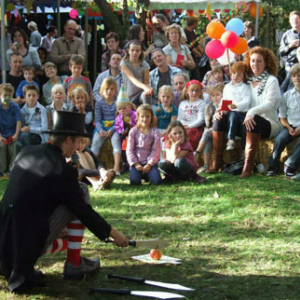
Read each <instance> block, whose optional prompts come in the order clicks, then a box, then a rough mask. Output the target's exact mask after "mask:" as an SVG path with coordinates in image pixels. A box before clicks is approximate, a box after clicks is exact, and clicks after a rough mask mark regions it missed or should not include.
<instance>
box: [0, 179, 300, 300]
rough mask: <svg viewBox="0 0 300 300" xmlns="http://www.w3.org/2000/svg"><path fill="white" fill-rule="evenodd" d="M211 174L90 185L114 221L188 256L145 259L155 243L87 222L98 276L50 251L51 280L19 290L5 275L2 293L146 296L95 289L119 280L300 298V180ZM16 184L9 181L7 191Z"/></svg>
mask: <svg viewBox="0 0 300 300" xmlns="http://www.w3.org/2000/svg"><path fill="white" fill-rule="evenodd" d="M206 177H207V178H208V183H207V184H205V185H196V184H193V183H191V182H185V183H181V184H178V185H168V186H159V187H154V186H149V185H148V184H145V185H143V186H140V187H131V186H129V181H128V176H122V177H120V178H118V179H116V180H115V182H114V184H113V186H112V188H111V189H110V190H107V191H100V192H97V193H94V192H93V191H92V190H90V191H91V196H92V203H93V206H94V207H95V209H96V210H97V211H98V212H100V213H101V215H102V216H103V217H105V218H106V219H107V220H108V221H109V222H110V223H111V224H112V225H113V226H114V227H116V228H117V229H119V230H120V231H121V232H123V233H124V234H125V235H126V236H127V237H128V238H130V239H149V238H156V237H160V238H162V239H165V240H168V241H169V242H170V246H169V247H168V248H167V249H165V250H164V254H165V255H169V256H173V257H177V258H181V259H182V265H180V266H175V265H160V266H158V265H148V264H143V263H141V262H138V261H135V260H132V259H131V256H133V255H138V254H146V253H148V252H149V251H150V249H149V250H148V249H136V248H132V247H130V248H125V249H121V248H116V247H114V246H113V245H111V244H104V243H103V242H101V241H99V240H97V239H96V238H95V237H94V236H93V235H92V234H91V233H90V232H88V231H87V232H86V234H85V239H84V244H83V251H82V254H83V255H85V256H87V257H98V258H100V259H101V264H102V269H101V271H100V272H99V273H98V274H97V275H95V276H93V277H90V278H87V279H86V280H84V281H76V282H74V281H73V282H66V281H64V280H63V279H62V275H61V273H62V269H63V263H64V258H65V253H59V254H55V255H47V256H44V257H42V258H41V259H40V260H39V261H38V265H37V267H38V268H40V269H42V270H43V272H44V273H45V274H46V276H47V286H46V287H44V288H39V289H35V290H34V293H33V294H31V295H23V296H16V295H11V294H10V293H8V290H7V288H6V282H5V281H4V280H3V277H1V278H0V299H1V300H6V299H30V300H37V299H39V300H46V299H47V300H49V299H51V300H52V299H64V300H67V299H88V300H92V299H102V300H106V299H110V300H112V299H120V300H121V299H138V297H133V296H116V295H112V294H101V295H100V294H98V295H95V294H93V295H90V294H89V293H88V291H89V288H90V287H111V288H129V289H133V290H152V291H154V290H157V291H169V292H175V293H176V292H178V293H180V294H183V295H185V296H186V297H187V298H188V299H196V300H200V299H205V300H248V299H258V300H277V299H278V300H283V299H289V300H296V299H297V300H299V299H300V278H299V270H300V258H299V253H300V249H299V245H300V236H299V232H300V218H299V212H300V199H299V191H300V185H299V183H298V182H291V181H290V180H287V179H285V178H284V176H278V177H276V178H268V177H266V176H261V175H255V176H252V177H251V178H249V179H247V180H242V179H240V178H239V177H232V176H229V175H227V176H226V175H219V174H218V175H207V176H206ZM6 183H7V180H6V179H2V180H1V181H0V190H1V194H3V192H4V189H5V186H6ZM107 273H116V274H121V275H129V276H140V277H145V278H147V279H149V280H158V281H165V282H173V283H180V284H182V285H185V286H188V287H193V288H195V289H196V291H195V292H180V291H173V290H165V289H160V288H158V287H157V288H155V287H152V286H144V285H138V284H134V283H130V282H125V281H120V280H116V279H107V278H106V274H107ZM141 299H142V298H141ZM149 299H150V298H149Z"/></svg>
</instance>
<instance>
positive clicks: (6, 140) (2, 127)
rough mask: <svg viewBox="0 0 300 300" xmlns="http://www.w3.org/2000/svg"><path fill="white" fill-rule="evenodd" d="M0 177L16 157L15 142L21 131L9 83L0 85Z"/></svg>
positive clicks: (17, 106) (17, 110)
mask: <svg viewBox="0 0 300 300" xmlns="http://www.w3.org/2000/svg"><path fill="white" fill-rule="evenodd" d="M0 94H1V103H0V176H3V174H4V173H6V174H9V173H10V171H11V169H12V166H13V163H14V160H15V158H16V155H17V147H16V145H17V143H16V142H17V140H18V137H19V135H20V131H21V114H20V108H19V105H17V104H16V103H14V102H12V97H13V94H14V88H13V86H12V85H11V84H10V83H3V84H1V85H0Z"/></svg>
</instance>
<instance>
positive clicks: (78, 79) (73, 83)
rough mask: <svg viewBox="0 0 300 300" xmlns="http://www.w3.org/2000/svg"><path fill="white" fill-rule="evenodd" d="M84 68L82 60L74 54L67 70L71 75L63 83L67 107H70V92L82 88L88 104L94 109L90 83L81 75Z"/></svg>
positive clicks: (81, 57)
mask: <svg viewBox="0 0 300 300" xmlns="http://www.w3.org/2000/svg"><path fill="white" fill-rule="evenodd" d="M83 67H84V58H83V56H81V55H78V54H74V55H72V56H71V58H70V62H69V69H70V70H71V73H72V75H71V76H70V77H68V78H67V79H66V80H65V81H64V83H63V86H64V89H65V93H66V95H67V104H68V107H69V108H71V107H72V100H71V97H70V95H71V93H72V90H73V89H75V88H77V87H82V88H83V89H84V90H85V91H86V92H87V93H88V95H89V103H90V105H91V106H92V107H94V102H93V89H92V85H91V82H90V80H89V79H88V78H86V77H84V76H82V75H81V72H82V70H83Z"/></svg>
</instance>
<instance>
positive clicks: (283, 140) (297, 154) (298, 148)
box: [269, 128, 300, 170]
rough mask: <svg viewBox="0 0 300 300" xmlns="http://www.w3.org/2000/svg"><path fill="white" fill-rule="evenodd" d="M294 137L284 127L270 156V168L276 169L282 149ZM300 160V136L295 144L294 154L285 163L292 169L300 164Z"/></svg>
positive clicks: (276, 138) (275, 141)
mask: <svg viewBox="0 0 300 300" xmlns="http://www.w3.org/2000/svg"><path fill="white" fill-rule="evenodd" d="M294 138H297V137H293V136H291V135H290V134H289V131H288V130H287V129H286V128H284V129H282V130H281V131H280V133H279V134H278V135H277V136H276V137H275V139H274V146H273V152H272V154H271V156H270V157H269V168H271V169H275V168H277V167H278V164H279V159H280V155H281V153H282V151H283V150H284V148H285V147H286V145H287V144H289V143H290V142H291V141H292V140H293V139H294ZM299 160H300V138H299V137H298V141H297V143H296V145H295V146H294V151H293V154H292V155H291V156H290V157H289V158H288V159H287V160H286V161H285V165H287V166H289V167H290V168H292V169H295V170H296V169H297V168H298V166H299V162H300V161H299Z"/></svg>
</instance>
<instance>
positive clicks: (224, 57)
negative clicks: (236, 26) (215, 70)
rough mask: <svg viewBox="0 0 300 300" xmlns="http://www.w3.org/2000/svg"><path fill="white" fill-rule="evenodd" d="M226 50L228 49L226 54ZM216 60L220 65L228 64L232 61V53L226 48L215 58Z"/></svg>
mask: <svg viewBox="0 0 300 300" xmlns="http://www.w3.org/2000/svg"><path fill="white" fill-rule="evenodd" d="M227 51H228V55H227ZM228 56H229V60H228ZM217 60H218V62H219V63H220V64H221V65H222V66H225V65H229V64H230V63H232V62H233V61H234V53H233V52H232V51H231V50H230V49H228V48H226V50H225V52H224V54H223V55H222V56H220V57H219V58H217Z"/></svg>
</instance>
